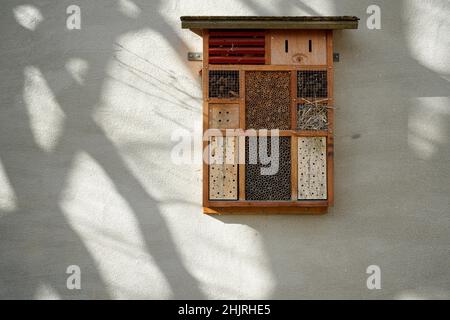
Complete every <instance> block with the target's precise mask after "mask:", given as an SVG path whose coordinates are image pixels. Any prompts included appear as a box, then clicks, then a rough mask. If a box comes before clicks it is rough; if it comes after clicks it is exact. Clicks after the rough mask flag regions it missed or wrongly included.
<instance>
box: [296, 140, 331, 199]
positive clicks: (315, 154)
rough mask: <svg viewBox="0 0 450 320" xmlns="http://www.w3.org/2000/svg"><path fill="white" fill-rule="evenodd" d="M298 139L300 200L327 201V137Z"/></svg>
mask: <svg viewBox="0 0 450 320" xmlns="http://www.w3.org/2000/svg"><path fill="white" fill-rule="evenodd" d="M297 139H298V199H299V200H325V199H327V160H326V138H325V137H299V138H297Z"/></svg>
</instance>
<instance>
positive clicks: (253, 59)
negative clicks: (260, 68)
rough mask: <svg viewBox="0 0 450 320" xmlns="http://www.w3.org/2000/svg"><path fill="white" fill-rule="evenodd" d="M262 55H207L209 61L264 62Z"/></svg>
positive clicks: (217, 62)
mask: <svg viewBox="0 0 450 320" xmlns="http://www.w3.org/2000/svg"><path fill="white" fill-rule="evenodd" d="M264 62H265V59H264V57H209V63H212V64H221V63H232V64H264Z"/></svg>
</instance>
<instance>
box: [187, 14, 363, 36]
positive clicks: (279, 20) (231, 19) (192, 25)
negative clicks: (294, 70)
mask: <svg viewBox="0 0 450 320" xmlns="http://www.w3.org/2000/svg"><path fill="white" fill-rule="evenodd" d="M180 19H181V27H182V28H183V29H190V30H192V31H193V32H195V33H197V34H199V35H202V32H201V30H202V29H328V30H335V29H358V20H359V18H358V17H354V16H324V17H311V16H308V17H306V16H278V17H277V16H259V17H258V16H182V17H181V18H180Z"/></svg>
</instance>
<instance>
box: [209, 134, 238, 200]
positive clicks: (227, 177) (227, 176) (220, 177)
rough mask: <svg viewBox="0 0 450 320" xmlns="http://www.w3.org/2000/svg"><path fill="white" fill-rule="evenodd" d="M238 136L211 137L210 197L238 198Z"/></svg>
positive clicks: (216, 198) (221, 198) (222, 198)
mask: <svg viewBox="0 0 450 320" xmlns="http://www.w3.org/2000/svg"><path fill="white" fill-rule="evenodd" d="M236 140H237V138H236V137H211V141H210V163H211V164H210V166H209V198H210V199H211V200H236V199H237V197H238V189H237V185H238V183H237V181H238V170H237V169H238V166H237V163H236V156H237V145H236Z"/></svg>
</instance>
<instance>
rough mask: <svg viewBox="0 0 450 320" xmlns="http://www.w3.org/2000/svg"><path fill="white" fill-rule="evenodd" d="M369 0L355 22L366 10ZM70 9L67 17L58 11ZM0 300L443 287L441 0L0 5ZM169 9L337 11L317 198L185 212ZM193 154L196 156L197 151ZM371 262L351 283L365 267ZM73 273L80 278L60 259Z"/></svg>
mask: <svg viewBox="0 0 450 320" xmlns="http://www.w3.org/2000/svg"><path fill="white" fill-rule="evenodd" d="M373 3H375V4H378V5H379V6H380V8H381V19H382V21H381V23H382V25H381V27H382V29H381V30H368V29H367V27H366V18H367V16H368V15H367V14H366V8H367V7H368V6H369V5H370V4H373ZM70 4H77V5H79V6H80V7H81V19H82V21H81V30H72V31H69V30H67V29H66V27H65V26H66V17H67V15H66V8H67V6H69V5H70ZM0 11H1V18H0V71H1V80H0V92H1V100H0V112H1V114H0V298H36V299H40V298H114V299H116V298H157V299H167V298H243V299H246V298H288V299H295V298H368V299H378V298H405V297H406V298H408V297H419V298H429V297H447V298H448V297H449V296H450V269H449V264H450V254H449V246H450V232H449V227H450V219H449V215H450V208H449V195H450V163H449V160H450V145H449V140H448V135H449V131H450V104H449V88H450V85H449V80H450V76H449V75H450V57H449V51H448V48H449V45H450V43H449V37H448V35H449V34H450V23H449V21H448V16H449V14H450V6H449V3H448V1H445V0H436V1H425V0H423V1H419V0H415V1H406V0H405V1H375V0H374V1H365V0H363V1H357V0H354V1H350V0H349V1H298V0H297V1H289V0H280V1H244V0H240V1H238V0H235V1H232V0H229V1H206V0H203V1H199V0H195V1H194V0H186V1H143V0H120V1H119V0H117V1H113V0H108V1H106V0H95V1H75V0H73V1H34V0H29V1H26V2H24V1H21V0H20V1H16V0H15V1H11V0H8V1H2V4H1V10H0ZM181 15H357V16H359V17H360V18H361V21H360V29H359V30H356V31H355V30H347V31H338V32H336V33H335V51H337V52H339V53H340V55H341V61H340V62H339V63H337V64H336V72H335V97H336V107H337V110H336V113H337V115H336V139H335V144H336V153H335V181H336V185H335V189H336V194H335V197H336V203H335V207H334V208H333V209H331V210H330V212H329V213H328V214H327V215H324V216H236V217H232V216H223V217H213V216H207V215H203V214H202V213H201V205H200V201H201V165H200V163H198V162H197V163H194V164H190V165H177V164H174V163H173V162H172V161H171V157H170V155H171V150H172V148H173V147H174V146H175V145H176V144H177V141H172V140H171V135H172V133H173V132H180V133H182V132H192V133H193V132H196V134H199V132H200V127H201V87H200V77H199V75H198V71H199V68H200V64H199V63H198V62H188V61H187V59H186V55H187V52H188V51H201V49H202V47H201V39H200V37H198V36H197V35H195V34H193V33H191V32H189V31H187V30H182V29H181V28H180V22H179V16H181ZM195 152H196V154H198V153H199V152H201V150H200V148H199V147H198V146H196V147H195ZM371 264H375V265H378V266H380V268H381V272H382V280H381V285H382V289H381V290H373V291H371V290H368V289H367V288H366V278H367V274H366V273H365V271H366V268H367V267H368V266H369V265H371ZM69 265H78V266H80V268H81V273H82V274H81V277H82V278H81V279H82V280H81V286H82V288H81V290H72V291H70V290H68V289H67V288H66V278H67V276H68V275H67V274H66V273H65V272H66V268H67V267H68V266H69Z"/></svg>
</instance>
